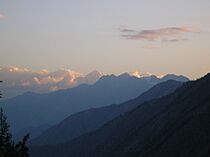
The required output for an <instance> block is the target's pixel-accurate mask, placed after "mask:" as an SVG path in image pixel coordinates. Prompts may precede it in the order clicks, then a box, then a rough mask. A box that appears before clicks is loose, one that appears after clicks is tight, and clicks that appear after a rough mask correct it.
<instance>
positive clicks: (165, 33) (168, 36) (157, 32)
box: [120, 27, 195, 42]
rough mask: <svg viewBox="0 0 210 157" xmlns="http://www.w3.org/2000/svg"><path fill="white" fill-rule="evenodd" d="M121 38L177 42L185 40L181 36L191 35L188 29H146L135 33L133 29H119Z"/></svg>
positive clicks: (190, 29) (191, 30) (191, 31)
mask: <svg viewBox="0 0 210 157" xmlns="http://www.w3.org/2000/svg"><path fill="white" fill-rule="evenodd" d="M120 32H121V33H122V35H121V36H122V37H124V38H126V39H133V40H146V41H163V42H177V41H182V40H187V39H186V38H184V37H183V36H184V35H185V34H187V33H193V32H195V30H193V29H192V28H190V27H165V28H159V29H148V30H141V31H137V30H134V29H127V28H123V29H122V28H120Z"/></svg>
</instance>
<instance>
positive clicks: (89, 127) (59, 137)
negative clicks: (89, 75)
mask: <svg viewBox="0 0 210 157" xmlns="http://www.w3.org/2000/svg"><path fill="white" fill-rule="evenodd" d="M182 83H183V82H178V81H174V80H168V81H165V82H162V83H159V84H157V85H155V86H153V87H152V88H151V89H149V90H148V91H146V92H144V93H143V94H141V95H140V96H138V97H137V98H135V99H132V100H129V101H126V102H124V103H122V104H113V105H109V106H105V107H100V108H91V109H88V110H85V111H81V112H79V113H76V114H73V115H71V116H69V117H67V118H66V119H65V120H63V121H61V122H60V123H59V124H57V125H55V126H52V127H50V128H49V129H47V130H46V131H44V132H43V133H42V134H41V135H40V136H38V137H37V138H35V139H33V140H32V141H31V142H30V144H31V145H33V146H34V145H36V146H37V145H39V146H40V145H50V144H58V143H63V142H66V141H69V140H71V139H74V138H76V137H79V136H81V135H82V134H85V133H87V132H92V131H94V130H96V129H98V128H99V127H101V126H103V125H104V124H105V123H107V122H108V121H110V120H112V119H114V118H115V117H117V116H119V115H120V114H124V113H125V112H128V111H130V110H132V109H133V108H135V107H137V106H138V105H140V104H141V103H143V102H145V101H148V100H151V99H155V98H159V97H162V96H164V95H167V94H169V93H171V92H173V91H174V90H175V89H176V88H178V87H180V86H181V85H182Z"/></svg>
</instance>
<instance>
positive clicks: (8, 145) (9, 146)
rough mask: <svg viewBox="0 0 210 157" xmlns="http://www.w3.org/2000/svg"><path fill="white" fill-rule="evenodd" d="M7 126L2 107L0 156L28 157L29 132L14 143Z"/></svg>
mask: <svg viewBox="0 0 210 157" xmlns="http://www.w3.org/2000/svg"><path fill="white" fill-rule="evenodd" d="M1 82H2V81H0V83H1ZM0 96H2V94H0ZM0 98H1V97H0ZM9 127H10V125H9V124H8V123H7V116H6V115H5V114H4V112H3V109H2V108H0V157H29V153H28V147H27V146H26V142H27V140H28V138H29V134H27V135H26V136H25V137H24V138H23V140H22V141H20V142H18V143H17V144H15V142H14V141H13V140H12V134H11V133H10V132H9Z"/></svg>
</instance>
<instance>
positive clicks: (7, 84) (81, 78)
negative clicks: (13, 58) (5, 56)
mask: <svg viewBox="0 0 210 157" xmlns="http://www.w3.org/2000/svg"><path fill="white" fill-rule="evenodd" d="M102 75H103V74H102V73H100V72H98V71H93V72H91V73H89V74H87V75H83V74H81V73H79V72H76V71H72V70H69V69H60V70H57V71H54V72H49V71H48V70H40V71H32V70H29V69H26V68H18V67H4V68H0V76H1V78H0V79H1V80H3V81H4V83H3V84H2V85H1V87H2V88H3V89H4V91H5V92H4V93H5V94H4V95H5V97H12V96H16V95H17V94H22V93H24V92H27V91H32V92H37V93H45V92H50V91H52V90H53V91H54V90H59V89H66V88H71V87H75V86H77V85H80V84H92V83H95V82H96V81H97V80H98V79H99V78H100V77H101V76H102ZM14 91H16V93H13V92H14Z"/></svg>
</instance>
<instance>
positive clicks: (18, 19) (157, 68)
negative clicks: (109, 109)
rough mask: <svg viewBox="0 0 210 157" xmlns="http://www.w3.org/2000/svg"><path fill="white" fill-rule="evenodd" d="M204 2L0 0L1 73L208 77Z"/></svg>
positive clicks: (209, 13) (209, 41)
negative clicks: (133, 73)
mask: <svg viewBox="0 0 210 157" xmlns="http://www.w3.org/2000/svg"><path fill="white" fill-rule="evenodd" d="M209 8H210V1H209V0H176V1H172V0H171V1H169V0H155V1H154V0H17V1H13V0H0V67H7V66H17V67H21V68H29V69H33V70H40V69H48V70H55V69H59V68H67V69H72V70H75V71H79V72H81V73H88V72H90V71H92V70H95V69H96V70H99V71H102V72H103V73H115V74H119V73H122V72H126V71H135V70H138V71H143V72H151V73H155V74H165V73H175V74H182V75H186V76H188V77H190V78H198V77H201V76H202V75H204V74H206V73H207V72H210V9H209Z"/></svg>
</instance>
